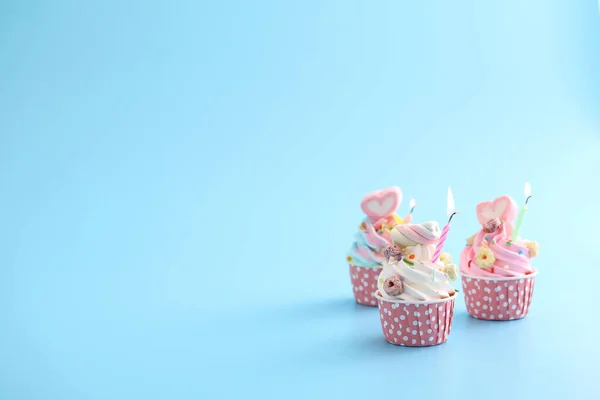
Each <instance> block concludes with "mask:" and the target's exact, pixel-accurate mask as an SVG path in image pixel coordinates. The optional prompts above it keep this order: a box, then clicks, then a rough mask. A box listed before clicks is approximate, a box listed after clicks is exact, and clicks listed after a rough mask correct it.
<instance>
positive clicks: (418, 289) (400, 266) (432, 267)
mask: <svg viewBox="0 0 600 400" xmlns="http://www.w3.org/2000/svg"><path fill="white" fill-rule="evenodd" d="M423 247H428V246H423ZM411 264H412V265H411ZM446 268H456V266H455V265H454V264H447V265H444V264H443V263H442V262H441V261H438V262H436V263H432V262H430V261H426V260H423V259H420V260H418V259H416V258H415V259H414V260H405V259H402V260H400V261H396V260H393V259H391V258H390V260H389V261H388V262H384V263H383V270H382V271H381V274H380V275H379V279H378V281H377V289H378V290H379V293H380V294H381V296H382V297H383V298H384V299H390V300H403V301H432V300H439V299H445V298H448V297H450V296H452V295H453V294H454V292H455V290H454V288H453V287H452V286H451V285H450V283H449V282H450V281H451V280H452V279H450V277H449V276H448V274H446V273H445V272H444V271H445V269H446ZM393 276H400V279H401V280H402V283H403V284H404V292H403V293H401V294H400V295H398V296H390V295H388V294H387V293H386V292H385V290H384V288H383V284H384V282H385V280H386V279H388V278H391V277H393Z"/></svg>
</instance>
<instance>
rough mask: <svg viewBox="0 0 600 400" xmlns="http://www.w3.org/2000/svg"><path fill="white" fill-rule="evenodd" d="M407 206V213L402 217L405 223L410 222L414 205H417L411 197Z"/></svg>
mask: <svg viewBox="0 0 600 400" xmlns="http://www.w3.org/2000/svg"><path fill="white" fill-rule="evenodd" d="M408 206H409V207H410V212H409V213H408V214H406V217H404V223H405V224H410V221H411V220H412V213H413V211H414V210H415V207H416V206H417V203H416V202H415V199H412V200H411V201H410V204H409V205H408Z"/></svg>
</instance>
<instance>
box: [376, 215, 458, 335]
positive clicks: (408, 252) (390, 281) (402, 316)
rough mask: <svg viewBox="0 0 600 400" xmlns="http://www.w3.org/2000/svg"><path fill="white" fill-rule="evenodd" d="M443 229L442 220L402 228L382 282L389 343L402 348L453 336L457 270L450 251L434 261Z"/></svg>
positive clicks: (396, 232)
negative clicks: (440, 226)
mask: <svg viewBox="0 0 600 400" xmlns="http://www.w3.org/2000/svg"><path fill="white" fill-rule="evenodd" d="M440 235H441V230H440V228H439V225H438V223H437V222H425V223H422V224H411V225H408V224H403V225H397V226H396V227H394V228H393V229H392V232H391V237H392V240H393V242H394V244H393V245H392V246H390V247H389V248H388V249H387V250H386V252H385V253H386V255H387V256H388V257H387V259H386V260H385V261H384V263H383V270H382V271H381V274H380V275H379V279H378V282H377V292H376V293H375V298H376V299H377V301H378V304H379V314H380V319H381V327H382V329H383V334H384V336H385V339H386V340H387V341H388V342H389V343H392V344H396V345H399V346H417V347H423V346H432V345H436V344H440V343H444V342H445V341H446V340H447V339H448V335H449V334H450V327H451V325H452V317H453V315H454V299H455V297H456V290H455V289H454V288H453V287H452V285H451V284H450V282H452V281H455V280H456V279H457V277H458V269H457V267H456V265H454V264H453V263H452V258H451V257H450V255H449V254H447V253H442V255H441V256H440V259H439V260H437V261H436V262H432V257H433V255H434V253H435V250H436V245H437V244H438V242H439V240H440Z"/></svg>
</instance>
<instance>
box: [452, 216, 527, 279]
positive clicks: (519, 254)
mask: <svg viewBox="0 0 600 400" xmlns="http://www.w3.org/2000/svg"><path fill="white" fill-rule="evenodd" d="M507 231H508V229H506V226H505V224H502V226H501V227H500V229H498V230H497V231H496V232H495V233H487V232H485V231H484V230H483V229H482V230H480V231H479V232H478V233H477V234H476V235H475V238H474V239H473V244H472V245H468V246H467V247H465V248H464V249H463V251H462V253H461V256H460V272H461V273H463V274H465V275H473V276H483V277H518V276H524V275H528V274H530V273H532V272H533V271H534V269H533V268H532V267H531V266H530V265H529V260H530V258H531V257H530V255H529V250H528V249H527V247H526V245H525V242H523V241H517V242H511V241H510V236H509V235H508V232H507ZM484 244H485V245H487V247H488V248H489V249H490V250H491V251H492V252H493V253H494V256H495V258H496V261H495V262H494V264H493V265H492V266H490V267H489V268H481V267H479V266H478V265H477V264H476V263H475V257H476V255H477V252H478V250H479V249H480V248H481V247H482V246H483V245H484Z"/></svg>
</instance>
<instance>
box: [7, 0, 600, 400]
mask: <svg viewBox="0 0 600 400" xmlns="http://www.w3.org/2000/svg"><path fill="white" fill-rule="evenodd" d="M0 61H1V62H0V135H1V137H0V139H1V141H0V189H1V193H2V195H1V197H0V223H1V227H2V228H1V229H0V232H1V237H0V239H1V241H0V243H1V245H0V250H1V251H0V339H1V342H0V398H2V399H201V398H204V399H213V398H214V399H217V398H223V399H229V398H238V399H239V398H241V399H245V398H261V399H271V398H286V399H296V398H298V399H300V398H347V399H354V398H356V399H363V400H365V399H376V398H386V399H391V398H410V397H413V398H422V399H429V398H443V399H446V400H448V399H480V398H486V399H506V398H514V399H520V398H525V397H526V396H529V398H551V399H555V398H556V399H558V398H567V397H568V398H570V399H578V398H588V396H590V395H585V394H586V393H593V392H594V391H597V390H600V372H599V368H598V360H599V358H600V350H599V348H598V342H599V340H600V335H599V334H598V324H597V321H598V318H600V317H599V310H600V304H599V303H598V296H597V295H596V291H597V288H598V283H597V281H598V271H599V270H598V264H599V263H600V256H599V255H598V244H597V243H598V241H599V240H600V233H599V231H598V227H599V225H600V218H599V217H598V215H599V207H600V202H599V201H598V198H599V196H600V189H599V188H598V187H599V184H598V175H599V174H600V133H599V132H600V16H599V15H598V7H597V4H596V2H595V1H592V0H590V1H575V0H562V1H551V0H544V1H542V0H528V1H522V0H511V1H481V0H472V1H465V0H456V1H446V0H444V1H441V0H440V1H437V0H435V1H426V2H425V1H423V2H419V1H402V2H401V1H388V2H380V1H362V2H361V1H349V0H348V1H303V2H284V1H279V2H277V1H248V2H241V1H239V2H233V1H219V2H217V1H215V2H199V1H191V0H190V1H186V2H170V1H164V2H158V1H97V2H93V3H92V2H80V1H53V2H49V1H48V2H33V1H32V2H28V1H16V0H13V1H10V0H5V1H3V2H1V3H0ZM525 181H529V182H531V185H532V188H533V192H534V194H535V197H534V199H533V200H532V201H531V203H530V204H531V206H530V210H529V212H528V214H527V215H526V218H525V220H524V224H523V228H522V234H523V236H525V237H528V238H530V239H535V240H538V241H539V242H540V244H541V254H540V256H539V258H538V261H537V264H536V266H537V267H538V268H539V269H540V270H541V274H540V276H539V278H538V280H537V284H536V292H535V296H534V300H533V304H532V308H531V313H530V315H529V316H528V317H527V318H526V319H525V320H522V321H514V322H510V323H493V322H491V323H488V322H481V321H477V320H473V319H470V318H469V317H468V316H467V314H466V311H465V307H464V303H463V300H462V298H460V299H459V300H458V302H457V307H456V315H455V319H454V325H453V329H452V334H451V335H450V339H449V341H448V342H447V343H446V344H444V345H442V346H437V347H433V348H423V349H406V348H399V347H394V346H391V345H388V344H386V342H385V341H384V339H383V335H382V333H381V327H380V325H379V316H378V313H377V310H375V309H371V308H363V307H360V306H356V305H355V304H354V302H353V300H352V293H351V288H350V282H349V281H350V280H349V276H348V270H347V265H346V263H345V259H344V258H345V252H346V250H347V249H348V247H349V246H350V244H351V241H352V238H353V235H354V233H355V230H356V227H357V225H358V224H359V222H360V220H361V218H362V215H361V211H360V208H359V203H360V200H361V198H362V197H363V195H364V194H366V193H368V192H370V191H372V190H376V189H380V188H383V187H386V186H390V185H399V186H401V187H402V189H403V192H404V201H403V203H402V205H401V208H400V214H401V215H405V214H406V212H407V209H408V201H409V200H410V199H411V198H416V199H417V202H418V204H419V206H418V208H417V209H416V210H415V221H416V222H417V221H424V220H431V219H436V220H439V221H441V222H442V223H443V221H444V220H445V218H446V217H445V207H446V204H445V202H446V197H445V196H446V189H447V186H448V185H452V188H453V191H454V194H455V199H456V207H457V209H458V210H459V211H461V212H462V214H460V215H459V216H457V217H456V218H455V220H454V223H453V228H452V231H451V236H450V237H449V239H448V242H447V247H446V249H447V250H448V251H450V252H451V253H452V254H454V256H455V258H456V257H458V255H459V252H460V250H461V249H462V247H463V245H464V238H465V237H467V236H468V235H470V234H471V233H473V232H474V231H475V230H476V229H477V222H476V218H475V214H474V207H475V204H476V203H477V202H479V201H482V200H487V199H491V198H493V197H496V196H498V195H502V194H508V195H512V196H514V197H515V198H516V199H517V200H518V201H519V203H522V201H523V198H522V190H523V184H524V182H525ZM416 396H418V397H416Z"/></svg>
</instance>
